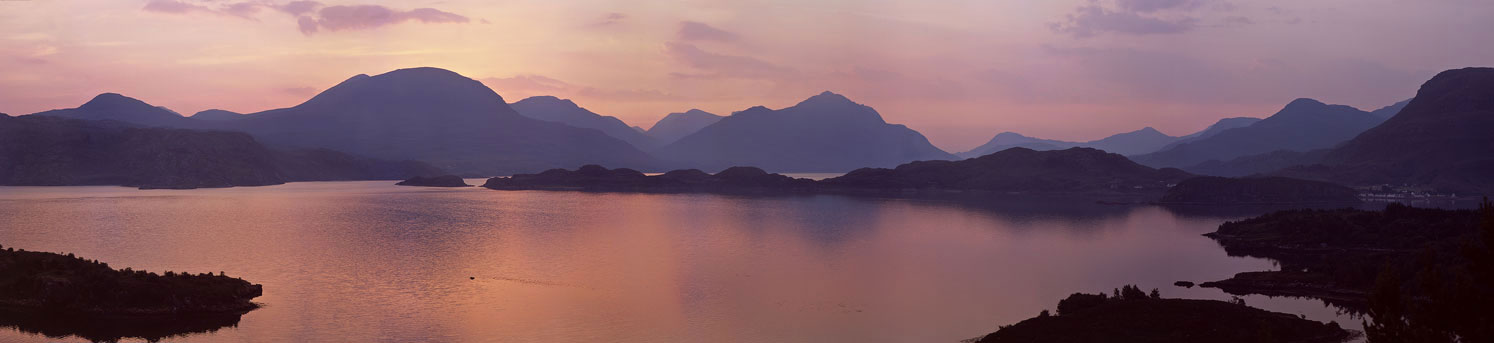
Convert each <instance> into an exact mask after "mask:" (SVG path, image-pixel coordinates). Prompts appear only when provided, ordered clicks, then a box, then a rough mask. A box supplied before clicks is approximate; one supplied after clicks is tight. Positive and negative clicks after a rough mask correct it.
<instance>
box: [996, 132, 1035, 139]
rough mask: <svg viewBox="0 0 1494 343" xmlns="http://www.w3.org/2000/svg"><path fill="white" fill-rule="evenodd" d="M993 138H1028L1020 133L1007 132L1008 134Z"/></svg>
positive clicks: (1004, 133) (1003, 133)
mask: <svg viewBox="0 0 1494 343" xmlns="http://www.w3.org/2000/svg"><path fill="white" fill-rule="evenodd" d="M992 138H993V139H998V138H1028V137H1027V136H1023V135H1022V134H1020V133H1016V132H1011V131H1006V132H1002V133H998V134H996V137H992Z"/></svg>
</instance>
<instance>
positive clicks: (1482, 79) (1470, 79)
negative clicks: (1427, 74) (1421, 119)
mask: <svg viewBox="0 0 1494 343" xmlns="http://www.w3.org/2000/svg"><path fill="white" fill-rule="evenodd" d="M1491 93H1494V68H1463V69H1452V70H1447V71H1443V72H1441V73H1437V76H1434V77H1432V79H1431V80H1429V81H1427V83H1426V84H1423V85H1422V86H1421V89H1420V90H1418V91H1417V93H1416V96H1417V97H1418V98H1420V97H1422V95H1423V94H1428V95H1434V96H1437V97H1438V98H1436V99H1427V100H1424V101H1412V102H1411V103H1409V104H1407V106H1406V109H1404V110H1403V111H1405V112H1412V107H1416V109H1415V111H1414V112H1417V113H1419V115H1421V116H1439V115H1446V114H1451V113H1462V112H1470V111H1488V110H1490V109H1494V99H1491V98H1490V97H1489V95H1490V94H1491ZM1418 102H1421V103H1425V104H1423V105H1419V106H1418V104H1417V103H1418ZM1433 104H1435V106H1433Z"/></svg>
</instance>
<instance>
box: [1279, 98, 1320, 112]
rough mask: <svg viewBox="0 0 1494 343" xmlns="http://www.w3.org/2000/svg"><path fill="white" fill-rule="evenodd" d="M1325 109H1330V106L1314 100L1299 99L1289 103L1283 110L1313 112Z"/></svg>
mask: <svg viewBox="0 0 1494 343" xmlns="http://www.w3.org/2000/svg"><path fill="white" fill-rule="evenodd" d="M1323 107H1328V104H1325V103H1323V102H1322V101H1318V100H1317V99H1312V98H1297V99H1296V100H1292V102H1289V103H1287V105H1286V107H1285V108H1282V110H1283V111H1285V110H1311V109H1317V108H1323Z"/></svg>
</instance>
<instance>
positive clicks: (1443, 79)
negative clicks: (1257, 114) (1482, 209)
mask: <svg viewBox="0 0 1494 343" xmlns="http://www.w3.org/2000/svg"><path fill="white" fill-rule="evenodd" d="M1491 133H1494V68H1464V69H1455V70H1448V71H1444V72H1442V73H1439V74H1437V76H1435V77H1433V78H1432V79H1431V80H1429V81H1427V82H1426V83H1425V84H1423V85H1422V86H1421V89H1419V90H1418V91H1417V92H1416V97H1415V98H1412V99H1411V100H1410V102H1409V103H1406V105H1405V108H1404V109H1401V110H1400V111H1399V113H1398V114H1396V115H1395V116H1394V117H1391V118H1390V119H1389V120H1386V121H1385V123H1384V124H1381V125H1380V126H1377V127H1375V128H1372V129H1369V130H1368V131H1365V132H1364V133H1362V134H1360V135H1358V136H1357V137H1354V138H1353V139H1351V140H1349V141H1348V142H1345V143H1344V144H1342V145H1340V146H1338V147H1336V148H1333V149H1332V150H1329V151H1327V152H1326V154H1325V155H1324V156H1323V157H1322V159H1321V160H1322V164H1319V165H1312V166H1301V167H1293V168H1287V169H1286V170H1283V171H1281V172H1278V173H1276V174H1278V175H1286V176H1294V177H1302V178H1314V179H1322V180H1329V181H1335V182H1340V183H1345V184H1351V185H1373V184H1392V185H1401V184H1410V185H1419V186H1424V187H1429V188H1435V189H1440V190H1446V191H1463V192H1470V191H1471V192H1480V193H1484V194H1488V193H1491V192H1494V134H1491Z"/></svg>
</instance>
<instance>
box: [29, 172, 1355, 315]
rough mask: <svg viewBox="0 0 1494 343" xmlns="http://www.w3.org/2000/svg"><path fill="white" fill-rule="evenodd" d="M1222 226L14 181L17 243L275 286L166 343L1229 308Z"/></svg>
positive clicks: (1142, 214) (630, 199)
mask: <svg viewBox="0 0 1494 343" xmlns="http://www.w3.org/2000/svg"><path fill="white" fill-rule="evenodd" d="M469 183H481V180H469ZM1227 219H1229V218H1222V217H1211V216H1197V215H1190V214H1179V213H1175V212H1172V211H1169V210H1167V209H1163V208H1158V207H1145V206H1141V207H1126V206H1107V205H1098V204H1095V203H1093V202H1092V201H1083V200H1074V201H1065V200H1038V199H1030V198H1029V199H1012V200H991V201H984V202H980V203H971V202H947V201H931V200H908V199H874V198H859V197H842V196H791V197H742V196H720V195H658V194H615V193H584V192H546V191H493V190H486V189H480V188H467V189H431V188H414V187H397V186H393V185H392V183H391V182H310V183H293V184H287V185H280V186H270V187H246V188H229V189H207V190H185V191H183V190H152V191H139V190H134V189H130V188H121V187H0V244H3V245H5V246H6V247H16V248H22V249H27V250H41V251H53V252H71V253H75V254H78V255H80V256H83V257H85V258H90V259H99V260H102V261H104V262H108V263H109V264H110V265H112V266H114V267H116V268H123V267H132V268H135V269H146V270H151V271H157V272H161V271H166V270H171V271H187V272H193V273H200V272H214V273H216V272H218V271H225V272H227V273H228V275H230V276H238V277H243V278H244V279H247V280H250V281H252V282H255V283H260V284H263V285H264V289H265V292H264V296H263V297H260V298H257V299H256V300H257V302H259V303H262V304H263V305H264V307H263V308H261V309H259V310H255V311H252V312H249V313H248V314H245V315H244V316H243V317H242V319H241V321H240V322H239V323H238V325H237V327H229V328H224V329H221V330H217V331H215V332H210V333H200V334H191V335H186V336H182V337H178V338H175V339H170V340H168V341H182V342H348V341H377V342H413V341H447V342H580V341H593V342H594V341H606V342H613V341H618V342H675V341H689V342H738V341H740V342H951V343H953V342H958V341H960V340H964V339H968V338H972V337H977V336H980V335H983V334H985V333H988V332H991V331H994V330H996V328H997V327H998V326H1000V325H1006V324H1012V323H1015V322H1017V321H1019V320H1022V319H1025V318H1028V317H1032V316H1033V315H1036V314H1037V313H1038V312H1039V311H1041V310H1043V309H1050V310H1051V309H1053V308H1054V307H1055V304H1056V303H1057V301H1058V300H1059V299H1061V298H1063V297H1064V296H1067V295H1068V294H1070V293H1073V292H1099V291H1108V290H1110V289H1111V288H1114V287H1118V286H1120V285H1123V284H1138V285H1140V286H1141V287H1142V288H1144V289H1151V288H1159V289H1160V290H1161V292H1162V294H1163V296H1165V297H1183V298H1205V299H1228V298H1229V296H1228V295H1226V294H1223V293H1222V292H1219V291H1218V290H1214V289H1200V288H1193V289H1185V288H1179V287H1174V286H1172V283H1173V281H1178V280H1189V281H1195V282H1201V281H1212V280H1219V279H1224V278H1227V277H1229V276H1231V275H1233V274H1234V273H1236V272H1241V271H1255V270H1270V269H1272V265H1271V263H1270V262H1269V261H1266V260H1260V259H1247V258H1235V257H1228V256H1225V253H1224V251H1223V249H1221V248H1219V247H1218V245H1216V244H1214V242H1213V241H1211V240H1209V239H1208V238H1205V237H1202V236H1200V234H1203V233H1206V232H1210V231H1213V230H1214V228H1215V227H1217V226H1218V225H1219V224H1220V223H1221V222H1223V221H1224V220H1227ZM472 278H475V279H472ZM1246 301H1247V303H1249V304H1250V305H1252V306H1256V307H1262V308H1266V309H1269V310H1274V311H1280V312H1287V313H1293V314H1303V315H1306V316H1307V317H1308V318H1311V319H1316V320H1322V321H1327V320H1337V321H1339V322H1340V323H1358V322H1359V321H1358V320H1357V319H1352V318H1349V317H1347V316H1341V315H1338V314H1337V313H1336V311H1335V310H1334V309H1333V308H1329V307H1325V306H1324V305H1323V304H1322V303H1321V302H1318V301H1314V300H1305V299H1286V298H1275V299H1273V298H1265V297H1247V298H1246ZM1346 326H1348V325H1346ZM70 340H73V341H76V340H78V339H77V338H70ZM0 341H4V342H53V341H57V340H56V339H52V338H48V337H45V336H40V335H34V334H28V333H23V332H20V331H17V330H15V329H9V328H6V329H0Z"/></svg>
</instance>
